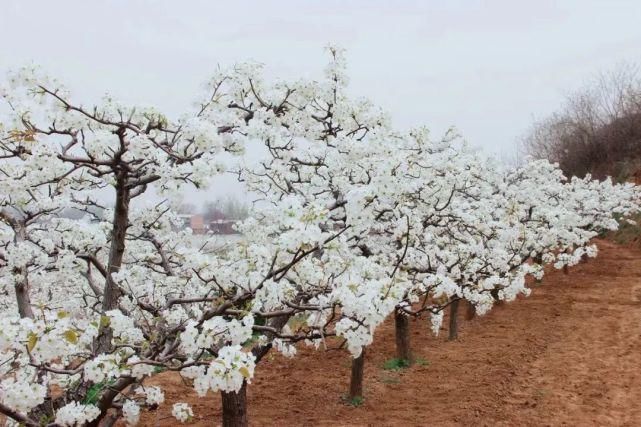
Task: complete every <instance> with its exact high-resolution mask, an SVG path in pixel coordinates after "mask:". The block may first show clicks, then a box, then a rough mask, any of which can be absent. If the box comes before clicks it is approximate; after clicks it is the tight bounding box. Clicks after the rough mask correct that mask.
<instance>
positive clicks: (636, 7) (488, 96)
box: [0, 0, 641, 194]
mask: <svg viewBox="0 0 641 427" xmlns="http://www.w3.org/2000/svg"><path fill="white" fill-rule="evenodd" d="M0 6H1V7H0V69H2V70H3V71H4V70H6V69H7V68H9V67H15V66H18V65H22V64H24V63H26V62H29V61H34V62H36V63H39V64H41V65H43V66H44V67H45V68H46V69H47V70H48V71H49V72H50V73H51V74H53V75H55V76H57V77H59V78H60V79H61V80H62V81H63V82H65V84H66V85H67V86H68V87H70V88H71V89H72V91H73V93H74V97H75V99H77V100H79V101H81V102H83V103H88V102H90V101H91V100H94V99H96V98H97V97H98V96H100V95H102V94H103V93H104V92H106V91H109V92H110V93H111V94H113V95H115V96H116V97H117V98H120V99H122V100H124V101H128V102H132V103H143V104H152V105H155V106H157V107H159V108H160V109H161V110H163V111H166V112H167V113H168V114H169V115H178V114H180V113H182V112H184V111H186V110H187V109H188V108H190V106H191V102H192V101H193V100H194V99H195V98H196V96H197V94H198V91H199V90H200V89H201V83H202V82H203V81H204V80H206V79H207V77H208V76H209V75H211V74H212V71H213V69H214V68H215V66H216V65H217V64H221V65H230V64H233V63H234V62H239V61H244V60H248V59H252V60H257V61H260V62H263V63H265V64H266V66H267V70H268V72H269V74H270V75H273V76H279V77H285V78H287V77H296V76H305V77H314V76H318V75H320V73H321V72H322V68H323V66H324V63H325V59H326V58H325V56H324V53H323V46H325V45H326V44H327V43H328V42H332V43H336V44H339V45H342V46H343V47H345V48H347V49H348V60H349V74H350V78H351V82H352V84H351V89H350V90H351V92H352V93H353V94H354V95H358V96H367V97H369V98H371V99H372V100H374V101H375V102H376V103H377V104H379V105H381V106H383V107H384V108H385V109H386V110H388V111H390V112H391V114H392V117H393V119H394V123H395V124H396V125H397V126H398V127H402V128H405V127H409V126H414V125H422V124H425V125H428V126H429V127H431V128H432V129H433V130H434V132H437V133H439V132H442V131H443V130H444V129H446V128H447V127H449V126H451V125H455V126H456V127H457V128H458V129H459V130H460V132H461V133H462V134H463V136H464V137H465V138H466V139H467V140H468V141H469V142H470V143H471V144H472V145H475V146H478V147H482V148H483V149H484V150H486V151H487V152H488V153H490V154H492V155H496V156H499V157H501V158H506V157H509V156H510V155H512V153H514V151H515V146H516V142H517V140H518V138H519V137H520V136H522V135H523V134H524V133H525V132H526V131H527V129H528V127H529V125H530V124H531V123H532V121H533V119H535V118H541V117H543V116H545V115H547V114H548V113H550V112H552V111H553V110H555V109H556V108H557V107H558V106H559V104H560V103H561V102H562V99H563V96H564V95H565V94H567V93H568V92H569V91H572V90H574V89H577V88H578V87H580V86H582V85H583V84H584V83H585V82H586V81H587V80H588V79H590V78H591V77H593V76H594V75H595V73H597V72H599V71H601V70H608V69H611V68H613V67H614V66H616V65H617V64H619V63H621V62H624V61H626V62H639V61H640V60H641V1H640V0H630V1H623V0H621V1H614V0H610V1H606V0H602V1H589V0H575V1H561V0H557V1H548V0H536V1H533V0H532V1H517V0H511V1H510V0H504V1H485V2H483V1H472V0H466V1H462V0H461V1H445V0H442V1H436V0H433V1H408V0H403V1H400V0H398V1H391V0H389V1H375V0H360V1H347V0H343V1H339V0H336V1H331V0H322V1H304V0H292V1H268V0H262V1H260V0H241V1H239V0H234V1H232V0H227V1H142V0H120V1H100V2H99V1H81V0H77V1H62V0H55V1H51V0H43V1H27V0H19V1H18V0H16V1H9V0H0ZM221 187H223V188H219V189H215V190H213V191H214V192H216V193H218V194H221V193H225V192H226V191H228V190H229V187H226V186H221ZM231 188H233V187H231Z"/></svg>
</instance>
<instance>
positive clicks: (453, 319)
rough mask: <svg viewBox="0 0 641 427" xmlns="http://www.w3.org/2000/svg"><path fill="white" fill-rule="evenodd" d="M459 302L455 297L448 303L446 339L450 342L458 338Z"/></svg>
mask: <svg viewBox="0 0 641 427" xmlns="http://www.w3.org/2000/svg"><path fill="white" fill-rule="evenodd" d="M460 301H461V300H460V299H458V298H456V297H455V299H454V300H452V302H451V303H450V335H449V337H448V339H449V340H450V341H453V340H455V339H457V338H458V306H459V302H460Z"/></svg>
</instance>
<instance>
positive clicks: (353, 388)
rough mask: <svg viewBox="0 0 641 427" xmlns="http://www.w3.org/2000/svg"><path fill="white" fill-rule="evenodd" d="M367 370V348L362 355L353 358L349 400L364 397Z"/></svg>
mask: <svg viewBox="0 0 641 427" xmlns="http://www.w3.org/2000/svg"><path fill="white" fill-rule="evenodd" d="M364 372H365V348H363V350H362V351H361V355H360V356H358V357H357V358H355V359H352V376H351V378H350V382H349V396H348V397H349V400H351V401H354V400H355V399H362V398H363V377H364Z"/></svg>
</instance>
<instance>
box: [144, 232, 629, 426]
mask: <svg viewBox="0 0 641 427" xmlns="http://www.w3.org/2000/svg"><path fill="white" fill-rule="evenodd" d="M598 245H599V248H600V253H599V257H598V258H597V259H595V260H590V261H589V262H587V263H584V264H580V265H578V266H576V267H573V268H570V274H568V275H564V274H563V272H561V271H554V272H550V273H549V274H548V275H546V277H545V278H544V280H543V282H542V283H541V285H536V284H535V285H533V288H534V290H533V293H532V295H531V296H530V297H528V298H519V300H518V301H515V302H512V303H508V304H502V305H499V306H497V307H495V309H494V310H492V311H491V312H490V313H489V314H487V315H486V316H483V317H477V318H475V319H473V320H471V321H464V320H463V316H464V312H465V310H464V309H462V310H459V311H460V312H461V314H460V315H461V319H460V331H459V339H458V340H457V341H456V342H448V341H446V336H447V331H445V330H443V331H442V333H441V334H440V336H439V337H434V336H433V335H432V334H431V332H430V331H429V324H428V321H427V320H418V321H413V322H411V324H410V327H411V331H412V337H411V339H412V346H413V350H414V353H415V356H416V357H418V358H420V359H419V360H420V362H421V363H418V364H415V365H414V366H412V367H410V368H408V369H405V370H403V371H400V372H394V371H386V370H384V369H383V364H384V362H385V361H386V360H388V359H390V358H392V357H394V335H393V334H394V325H393V323H392V322H391V321H390V322H388V323H386V324H385V325H384V326H383V327H382V328H380V331H379V332H378V333H377V336H376V339H375V344H374V345H373V346H372V347H371V348H370V349H368V352H367V355H366V370H365V401H364V402H363V404H362V405H360V406H358V407H352V406H348V405H346V404H344V403H343V401H342V400H341V396H342V395H343V394H344V393H345V392H346V391H347V388H348V382H349V374H350V361H351V359H350V358H349V356H348V355H347V353H346V352H344V351H342V350H341V351H336V350H335V351H329V352H317V351H312V350H310V349H307V348H305V347H304V346H301V348H300V349H299V355H298V356H297V357H295V358H293V359H286V358H284V357H282V356H280V355H276V354H274V355H273V356H271V357H268V358H267V360H264V361H263V362H262V363H261V364H260V365H259V367H258V368H257V370H256V376H255V379H254V381H253V382H252V384H251V386H250V387H249V411H250V413H249V417H250V423H251V424H252V425H256V426H262V425H269V426H272V425H273V426H292V425H326V426H330V425H332V426H333V425H344V426H367V425H372V426H373V425H376V426H381V425H404V426H405V425H432V426H458V425H474V426H477V425H478V426H495V425H499V426H516V425H519V426H520V425H523V426H534V425H536V426H540V425H550V426H552V425H553V426H560V425H573V426H574V425H581V426H590V425H599V426H608V425H609V426H614V425H616V426H639V425H641V359H640V355H641V251H639V250H637V249H631V248H627V247H622V246H617V245H616V244H614V243H610V242H606V241H599V242H598ZM390 320H391V319H390ZM444 325H447V319H445V322H444ZM154 381H159V382H162V383H163V384H164V386H165V388H166V398H167V400H166V402H165V403H164V404H163V405H162V406H161V407H160V408H158V409H157V410H156V411H154V412H148V413H145V414H144V415H143V419H142V421H143V422H142V425H145V426H173V425H176V424H177V422H176V421H175V420H174V419H173V418H172V417H171V415H170V411H171V405H172V404H173V403H174V402H178V401H186V402H189V403H190V404H191V405H192V407H193V409H194V413H195V417H194V420H193V422H192V423H191V424H192V425H197V426H215V425H219V423H220V419H221V413H220V411H221V404H220V397H219V395H217V394H211V395H209V396H208V397H207V398H204V399H199V398H198V397H197V396H196V395H195V393H194V392H193V391H192V389H191V388H190V387H189V386H187V385H185V384H183V382H182V380H181V379H180V377H178V376H177V375H176V374H173V373H163V374H161V375H159V376H158V377H156V378H155V379H154Z"/></svg>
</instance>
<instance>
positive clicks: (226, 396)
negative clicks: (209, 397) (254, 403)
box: [220, 381, 248, 427]
mask: <svg viewBox="0 0 641 427" xmlns="http://www.w3.org/2000/svg"><path fill="white" fill-rule="evenodd" d="M220 396H221V397H222V401H223V427H247V425H248V418H247V383H246V382H245V381H243V386H242V387H241V388H240V390H238V392H225V391H221V392H220Z"/></svg>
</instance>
